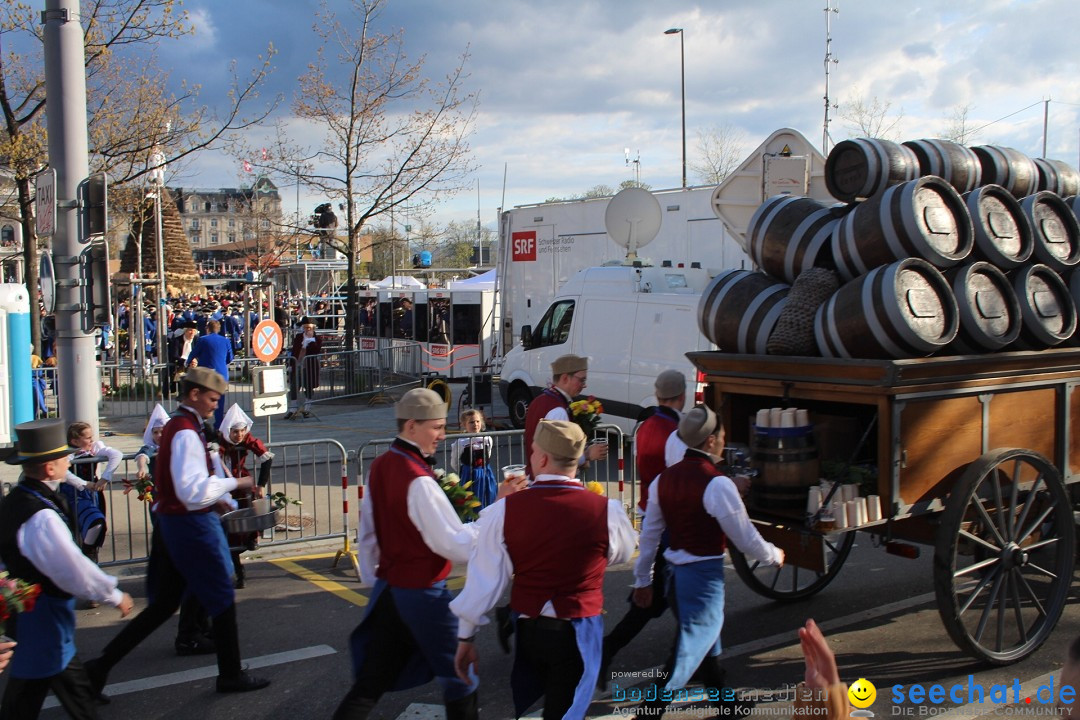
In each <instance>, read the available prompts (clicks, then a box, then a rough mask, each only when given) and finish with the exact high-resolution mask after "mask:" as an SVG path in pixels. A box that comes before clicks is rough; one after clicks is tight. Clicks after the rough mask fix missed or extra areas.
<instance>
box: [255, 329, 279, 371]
mask: <svg viewBox="0 0 1080 720" xmlns="http://www.w3.org/2000/svg"><path fill="white" fill-rule="evenodd" d="M282 344H283V340H282V337H281V328H280V327H278V324H277V323H276V322H274V321H273V320H263V321H262V322H261V323H259V324H258V325H256V326H255V329H254V330H252V331H251V350H252V352H253V353H254V354H255V357H257V358H258V359H260V360H262V361H263V362H271V361H272V360H274V359H275V358H277V356H278V355H280V354H281V349H282Z"/></svg>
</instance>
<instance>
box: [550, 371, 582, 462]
mask: <svg viewBox="0 0 1080 720" xmlns="http://www.w3.org/2000/svg"><path fill="white" fill-rule="evenodd" d="M551 389H552V390H554V391H555V392H557V393H559V394H560V395H562V396H563V397H564V398H566V403H567V404H568V405H569V404H570V403H571V402H573V401H574V398H572V397H570V396H569V395H567V394H566V393H564V392H563V391H562V390H561V389H559V388H557V387H555V386H554V385H552V386H551ZM544 419H545V420H566V421H567V422H570V413H568V412H567V410H566V408H564V407H562V406H561V405H559V406H556V407H553V408H551V409H550V410H548V413H547V415H545V416H544ZM587 439H588V438H586V440H587ZM577 464H578V465H579V466H580V465H584V464H585V455H584V454H582V455H581V457H579V458H578V459H577Z"/></svg>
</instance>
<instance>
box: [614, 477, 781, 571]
mask: <svg viewBox="0 0 1080 720" xmlns="http://www.w3.org/2000/svg"><path fill="white" fill-rule="evenodd" d="M663 480H664V478H663V476H660V477H657V478H656V479H655V480H653V484H652V486H651V487H650V488H649V502H648V505H647V506H646V508H645V525H644V527H642V528H641V554H640V555H638V559H637V563H636V564H635V565H634V587H636V588H639V587H647V586H648V585H651V584H652V569H653V561H654V560H655V559H656V549H657V547H658V546H659V544H660V536H661V535H662V534H663V532H664V529H665V528H666V527H667V522H666V521H665V520H664V513H663V511H662V510H661V509H660V500H659V498H660V485H659V483H661V482H663ZM702 504H703V505H704V506H705V512H707V513H708V514H709V515H712V516H713V517H714V518H716V522H718V523H719V524H720V528H721V529H722V530H723V531H724V535H726V536H727V539H728V542H731V543H734V544H735V547H736V548H738V549H739V550H740V551H741V552H742V553H743V554H744V555H746V556H747V557H748V558H750V559H752V560H757V561H759V562H762V563H764V564H766V565H778V564H779V563H780V550H779V549H778V548H777V547H776V546H775V545H773V544H772V543H770V542H768V541H767V540H765V538H763V537H761V533H759V532H758V531H757V528H755V527H754V524H753V523H752V522H750V516H749V515H747V514H746V506H745V505H743V501H742V498H741V497H740V496H739V490H738V488H736V487H735V483H733V482H732V481H731V478H729V477H727V476H725V475H717V476H716V477H714V478H713V479H712V480H710V481H709V485H708V486H707V487H706V488H705V494H704V496H703V497H702ZM664 557H665V558H666V559H667V561H668V562H669V563H671V564H673V565H687V564H689V563H692V562H698V561H701V560H709V559H714V558H718V557H723V555H709V556H700V555H694V554H692V553H690V552H687V551H686V550H674V549H672V548H668V549H667V550H665V551H664Z"/></svg>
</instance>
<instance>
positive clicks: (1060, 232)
mask: <svg viewBox="0 0 1080 720" xmlns="http://www.w3.org/2000/svg"><path fill="white" fill-rule="evenodd" d="M1020 207H1021V208H1022V209H1023V211H1024V215H1026V216H1027V219H1028V222H1029V223H1031V230H1032V235H1033V237H1034V239H1035V247H1034V251H1033V252H1032V256H1033V257H1034V259H1035V261H1036V262H1040V263H1043V264H1044V265H1049V266H1050V267H1051V268H1053V269H1054V270H1056V271H1057V272H1059V273H1063V274H1064V273H1067V272H1069V270H1071V269H1072V268H1073V267H1075V266H1076V265H1077V264H1078V263H1080V224H1078V223H1077V220H1076V215H1074V214H1073V211H1072V208H1071V207H1069V205H1068V203H1066V202H1065V201H1064V200H1062V199H1061V197H1060V196H1058V195H1055V194H1054V193H1052V192H1049V191H1047V190H1043V191H1041V192H1037V193H1035V194H1033V195H1029V196H1027V197H1026V198H1024V199H1023V200H1021V201H1020Z"/></svg>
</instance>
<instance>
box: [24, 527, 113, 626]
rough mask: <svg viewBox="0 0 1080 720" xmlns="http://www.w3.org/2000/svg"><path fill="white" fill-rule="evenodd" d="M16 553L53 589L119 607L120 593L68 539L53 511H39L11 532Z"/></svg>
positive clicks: (68, 535) (111, 580) (68, 533)
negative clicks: (47, 579)
mask: <svg viewBox="0 0 1080 720" xmlns="http://www.w3.org/2000/svg"><path fill="white" fill-rule="evenodd" d="M15 541H16V543H17V544H18V546H19V552H21V553H22V554H23V557H25V558H26V559H27V560H29V561H30V562H31V563H33V565H34V567H36V568H37V569H38V570H40V571H41V572H42V573H43V574H44V575H46V576H47V577H48V578H49V579H50V580H52V581H53V582H54V583H56V586H57V587H58V588H60V589H61V590H63V591H64V592H67V593H71V594H72V595H74V596H75V597H79V598H85V599H87V600H93V601H94V602H99V603H109V604H110V605H119V604H120V603H121V601H122V600H123V597H124V594H123V593H122V592H120V591H119V590H118V589H117V588H116V583H117V581H116V578H114V577H113V576H111V575H106V574H105V573H104V572H103V571H102V570H101V568H99V567H98V566H97V565H95V564H94V563H93V562H92V561H91V560H90V559H89V558H88V557H86V556H85V555H83V554H82V551H81V550H80V549H79V547H78V546H77V545H76V544H75V542H74V541H73V540H72V539H71V530H70V529H68V526H67V525H65V524H64V520H63V519H62V518H61V517H60V515H59V514H58V513H56V512H55V511H53V510H48V509H46V510H39V511H38V512H36V513H34V514H33V515H31V516H30V519H29V520H27V521H26V522H25V523H23V524H22V526H21V527H19V529H18V531H17V532H16V533H15Z"/></svg>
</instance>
